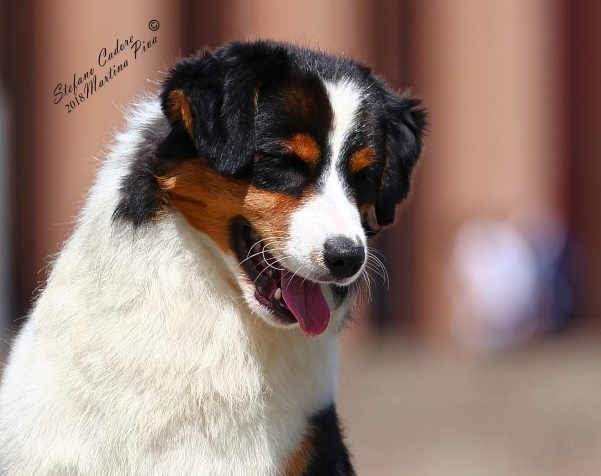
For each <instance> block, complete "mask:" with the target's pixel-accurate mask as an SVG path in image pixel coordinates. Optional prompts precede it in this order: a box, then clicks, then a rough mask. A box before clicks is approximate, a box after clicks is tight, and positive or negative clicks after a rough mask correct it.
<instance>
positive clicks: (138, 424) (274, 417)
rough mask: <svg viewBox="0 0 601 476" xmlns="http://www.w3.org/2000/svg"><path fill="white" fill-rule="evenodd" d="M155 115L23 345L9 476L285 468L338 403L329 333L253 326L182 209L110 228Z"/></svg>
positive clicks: (9, 376)
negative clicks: (327, 408)
mask: <svg viewBox="0 0 601 476" xmlns="http://www.w3.org/2000/svg"><path fill="white" fill-rule="evenodd" d="M160 113H161V112H160V108H159V105H158V103H157V102H156V101H146V102H143V103H142V104H141V105H140V106H139V107H138V108H137V110H136V112H135V113H134V114H133V116H132V117H131V118H130V119H129V125H128V128H127V132H125V133H124V134H121V135H120V137H118V140H117V142H116V144H115V146H114V147H113V150H112V151H111V152H110V154H109V156H108V159H107V161H106V163H105V164H104V166H103V168H102V169H101V170H100V173H99V175H98V178H97V181H96V183H95V185H94V187H93V189H92V191H91V193H90V196H89V197H88V200H87V202H86V205H85V208H84V210H83V212H82V214H81V216H80V218H79V221H78V224H77V226H76V229H75V231H74V233H73V235H72V237H71V238H70V239H69V241H68V242H67V243H66V245H65V246H64V249H63V250H62V252H61V253H60V255H59V257H58V259H57V260H56V262H55V263H54V267H53V269H52V272H51V275H50V277H49V279H48V283H47V286H46V289H45V290H44V292H43V293H42V295H41V296H40V297H39V299H38V301H37V303H36V304H35V307H34V309H33V311H32V314H31V317H30V319H29V321H28V322H27V324H26V325H25V327H24V329H23V331H22V332H21V334H20V336H19V337H18V338H17V340H16V342H15V345H14V349H13V351H12V354H11V357H10V361H9V363H8V366H7V367H6V369H5V374H4V377H3V382H2V387H1V389H0V473H1V474H2V475H3V476H30V475H40V476H42V475H43V476H45V475H57V476H58V475H61V476H62V475H74V476H75V475H77V476H88V475H90V476H91V475H95V476H98V475H102V476H111V475H115V476H121V475H122V476H125V475H127V476H132V475H144V476H155V475H156V476H169V475H177V476H186V475H210V476H220V475H228V476H229V475H276V474H281V472H282V471H283V468H284V467H285V465H286V461H287V458H288V457H289V456H290V452H291V451H293V450H294V449H295V448H296V446H297V445H298V444H299V442H300V440H301V438H302V436H303V432H304V431H305V428H304V425H305V421H306V417H307V416H308V415H310V414H311V413H313V412H315V411H317V410H318V409H320V408H322V407H323V406H324V405H326V404H328V403H329V402H330V401H332V398H333V393H334V376H335V373H336V365H337V363H336V362H337V358H336V354H337V351H336V343H335V329H332V326H330V329H329V330H328V331H327V332H326V333H324V334H323V335H321V336H319V337H316V338H307V337H305V336H304V335H303V334H302V332H301V331H300V330H299V329H294V330H292V331H290V330H287V331H285V330H278V329H276V328H273V327H271V326H269V325H267V324H266V323H265V322H264V321H263V320H262V319H258V318H257V316H256V315H254V314H253V313H252V311H250V310H249V309H248V307H247V305H246V303H245V302H244V301H243V300H242V299H241V298H240V297H239V295H240V290H239V289H238V288H237V287H236V285H235V284H234V283H235V280H233V279H232V276H231V272H230V271H228V269H229V268H228V263H227V262H226V261H227V257H225V256H224V255H223V254H222V253H221V252H219V251H217V248H216V247H215V245H214V244H213V243H212V242H211V241H210V240H209V239H208V238H207V237H206V236H204V235H202V234H200V233H197V232H195V231H193V230H192V229H191V228H190V226H189V225H188V224H187V223H186V222H185V220H184V219H183V218H181V217H180V216H179V215H178V214H173V215H171V216H167V217H165V218H162V219H161V220H160V221H158V222H157V223H156V224H152V225H149V226H143V227H141V228H139V229H137V230H135V231H134V230H132V229H131V228H130V227H129V226H126V225H115V224H113V223H112V222H111V216H112V213H113V210H114V209H115V206H116V204H117V201H118V188H119V186H120V180H121V178H122V177H123V176H124V175H125V174H126V173H127V172H128V170H129V167H130V163H131V160H130V157H132V156H133V155H134V151H135V148H136V144H137V143H138V142H139V141H140V140H141V134H140V131H141V129H140V127H139V126H138V124H143V123H146V122H148V121H149V120H150V119H151V118H153V117H156V115H158V114H160ZM336 193H338V192H336ZM321 214H322V215H324V214H327V212H324V211H323V210H322V211H321ZM349 214H350V212H349ZM345 223H346V222H345ZM344 226H347V225H344ZM348 232H349V233H355V232H356V230H355V229H354V228H352V227H349V228H348ZM344 311H345V310H340V311H339V312H344Z"/></svg>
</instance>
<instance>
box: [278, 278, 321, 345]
mask: <svg viewBox="0 0 601 476" xmlns="http://www.w3.org/2000/svg"><path fill="white" fill-rule="evenodd" d="M281 286H282V297H283V298H284V302H285V303H286V305H287V306H288V309H290V311H291V312H292V314H294V317H296V320H297V321H298V323H299V325H300V327H301V329H302V330H303V332H304V333H305V334H306V335H308V336H309V337H315V336H318V335H320V334H322V333H323V332H324V331H325V330H326V329H327V327H328V324H329V322H330V306H328V303H327V302H326V299H325V298H324V297H323V294H322V292H321V288H320V286H319V284H316V283H313V282H311V281H306V280H303V279H301V278H297V277H296V276H293V277H291V276H290V273H284V274H283V275H282V284H281Z"/></svg>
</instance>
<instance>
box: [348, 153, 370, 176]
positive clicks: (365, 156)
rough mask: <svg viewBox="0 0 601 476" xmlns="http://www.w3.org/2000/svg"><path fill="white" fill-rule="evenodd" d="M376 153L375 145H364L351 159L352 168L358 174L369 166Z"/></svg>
mask: <svg viewBox="0 0 601 476" xmlns="http://www.w3.org/2000/svg"><path fill="white" fill-rule="evenodd" d="M375 158H376V153H375V152H374V149H373V147H364V148H363V149H361V150H358V151H357V152H355V153H354V154H353V156H352V157H351V161H350V166H349V167H350V170H351V172H352V173H354V174H356V173H359V172H361V171H363V170H365V169H366V168H367V167H369V166H370V165H371V164H372V163H373V162H374V160H375Z"/></svg>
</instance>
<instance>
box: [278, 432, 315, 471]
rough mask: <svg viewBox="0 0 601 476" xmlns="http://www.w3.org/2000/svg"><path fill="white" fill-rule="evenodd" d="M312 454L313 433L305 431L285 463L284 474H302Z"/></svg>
mask: <svg viewBox="0 0 601 476" xmlns="http://www.w3.org/2000/svg"><path fill="white" fill-rule="evenodd" d="M311 456H313V434H312V433H307V434H306V435H305V437H304V438H303V441H301V444H300V445H299V446H298V448H297V449H296V451H295V452H294V453H293V454H292V457H291V458H290V460H289V461H288V464H287V465H286V471H284V476H302V475H303V474H305V471H306V469H307V466H309V463H310V462H311Z"/></svg>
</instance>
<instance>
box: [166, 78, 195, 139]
mask: <svg viewBox="0 0 601 476" xmlns="http://www.w3.org/2000/svg"><path fill="white" fill-rule="evenodd" d="M169 119H171V120H172V121H174V122H175V121H182V122H183V123H184V126H185V127H186V130H187V131H188V133H189V134H190V135H191V136H193V135H194V121H193V119H192V110H191V108H190V103H189V102H188V98H187V97H186V95H185V94H184V92H183V91H182V90H181V89H174V90H173V91H171V92H170V93H169Z"/></svg>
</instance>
